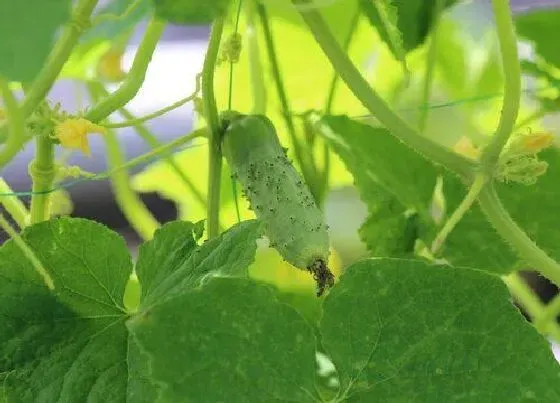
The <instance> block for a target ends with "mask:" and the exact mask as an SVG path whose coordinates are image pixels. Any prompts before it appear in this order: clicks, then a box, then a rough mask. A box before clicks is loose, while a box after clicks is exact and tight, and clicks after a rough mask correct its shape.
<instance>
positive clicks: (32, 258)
mask: <svg viewBox="0 0 560 403" xmlns="http://www.w3.org/2000/svg"><path fill="white" fill-rule="evenodd" d="M0 228H1V229H2V230H4V231H5V232H6V233H7V234H8V235H9V236H10V238H12V240H13V241H14V242H15V244H16V245H17V246H18V247H19V249H20V250H21V252H22V253H23V255H24V256H25V257H26V258H27V260H29V262H30V263H31V265H32V266H33V268H34V269H35V271H37V273H39V275H40V276H41V278H42V279H43V282H44V283H45V285H46V286H47V287H48V288H49V289H50V290H54V282H53V279H52V277H51V276H50V274H49V273H48V272H47V270H45V267H44V266H43V264H42V263H41V262H40V261H39V258H37V255H35V252H33V250H32V249H31V248H30V247H29V245H27V243H26V242H25V241H24V240H23V238H22V237H21V236H20V235H19V234H18V232H17V231H16V230H15V229H14V228H13V227H12V226H11V225H10V223H9V222H8V220H6V218H5V217H4V216H3V215H2V214H1V213H0Z"/></svg>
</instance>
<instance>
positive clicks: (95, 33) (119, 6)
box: [80, 0, 151, 42]
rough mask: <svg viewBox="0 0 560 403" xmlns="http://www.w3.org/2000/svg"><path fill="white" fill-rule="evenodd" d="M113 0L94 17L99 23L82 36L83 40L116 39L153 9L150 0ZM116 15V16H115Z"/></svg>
mask: <svg viewBox="0 0 560 403" xmlns="http://www.w3.org/2000/svg"><path fill="white" fill-rule="evenodd" d="M134 3H135V5H134V7H131V2H130V0H113V1H111V2H110V3H109V4H107V5H106V6H105V7H103V8H101V9H100V10H99V12H98V13H97V15H96V17H94V19H93V21H94V22H95V21H96V18H97V21H98V22H97V23H96V24H95V25H94V26H93V27H92V28H91V29H89V30H87V31H86V32H85V33H84V35H83V36H82V37H81V38H80V40H81V41H82V42H91V41H103V40H114V39H115V38H118V37H119V35H121V34H123V33H126V32H128V31H130V30H131V29H132V28H134V26H135V25H136V24H137V23H138V22H139V21H140V20H141V19H142V18H144V17H145V16H146V15H147V14H148V13H149V11H150V9H151V3H150V0H136V1H134ZM113 17H114V18H113Z"/></svg>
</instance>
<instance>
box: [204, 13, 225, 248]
mask: <svg viewBox="0 0 560 403" xmlns="http://www.w3.org/2000/svg"><path fill="white" fill-rule="evenodd" d="M223 30H224V20H223V18H217V19H216V20H214V23H213V24H212V30H211V33H210V41H209V43H208V50H207V51H206V57H205V59H204V66H203V69H202V101H203V102H204V115H205V118H206V123H207V124H208V128H209V139H208V140H209V141H208V151H209V160H208V164H209V173H208V176H209V177H208V207H207V212H208V213H207V216H208V217H207V220H208V239H212V238H215V237H217V236H218V235H219V233H220V187H221V178H222V147H221V141H222V139H221V136H222V133H221V124H220V118H219V116H218V108H217V107H216V97H215V96H214V71H215V69H216V61H217V58H218V52H219V49H220V41H221V38H222V32H223Z"/></svg>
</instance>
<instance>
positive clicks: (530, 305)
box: [502, 272, 560, 342]
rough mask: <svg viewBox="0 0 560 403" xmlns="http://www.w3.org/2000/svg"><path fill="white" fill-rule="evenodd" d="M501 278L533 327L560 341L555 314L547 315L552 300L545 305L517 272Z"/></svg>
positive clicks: (559, 330) (559, 331)
mask: <svg viewBox="0 0 560 403" xmlns="http://www.w3.org/2000/svg"><path fill="white" fill-rule="evenodd" d="M502 279H503V281H504V283H506V285H507V287H508V289H509V291H510V293H511V295H512V296H513V298H514V299H515V301H517V303H518V304H519V305H521V307H522V308H523V309H524V310H525V312H527V314H528V315H529V317H530V318H531V320H532V321H533V324H534V326H535V328H536V329H537V330H538V331H539V332H540V333H541V334H543V335H544V336H550V337H552V338H553V339H554V340H556V341H557V342H560V327H559V326H558V323H556V316H553V317H550V315H549V312H550V311H551V310H552V309H551V308H552V304H554V301H553V302H552V303H551V304H549V305H548V306H547V305H545V304H544V303H543V302H542V301H541V300H540V298H539V297H538V296H537V295H536V294H535V292H534V291H533V290H532V289H531V287H529V285H528V284H527V282H526V281H525V280H524V279H523V278H522V277H521V276H520V275H519V273H516V272H514V273H511V274H509V275H507V276H504V277H502ZM559 300H560V299H559Z"/></svg>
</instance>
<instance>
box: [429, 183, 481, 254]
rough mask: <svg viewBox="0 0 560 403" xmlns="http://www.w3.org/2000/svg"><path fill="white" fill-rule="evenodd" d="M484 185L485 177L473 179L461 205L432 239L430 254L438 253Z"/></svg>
mask: <svg viewBox="0 0 560 403" xmlns="http://www.w3.org/2000/svg"><path fill="white" fill-rule="evenodd" d="M485 183H486V175H484V174H478V175H477V176H476V177H475V179H474V182H473V183H472V185H471V187H470V189H469V191H468V193H467V195H466V196H465V198H464V199H463V201H462V202H461V204H459V206H458V207H457V208H456V209H455V211H454V212H453V214H451V217H449V219H448V220H447V222H446V223H445V225H444V226H443V228H442V229H441V230H440V231H439V233H438V234H437V236H436V238H435V239H434V241H433V243H432V247H431V253H432V254H434V255H435V254H436V253H437V252H438V251H439V248H440V247H441V245H443V243H444V242H445V240H446V239H447V237H448V236H449V234H450V233H451V231H453V228H455V226H456V225H457V224H458V223H459V221H461V219H462V218H463V216H464V215H465V214H466V213H467V212H468V211H469V209H470V208H471V206H472V205H473V203H474V202H475V201H476V198H477V197H478V195H479V193H480V192H481V190H482V188H483V187H484V184H485Z"/></svg>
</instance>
